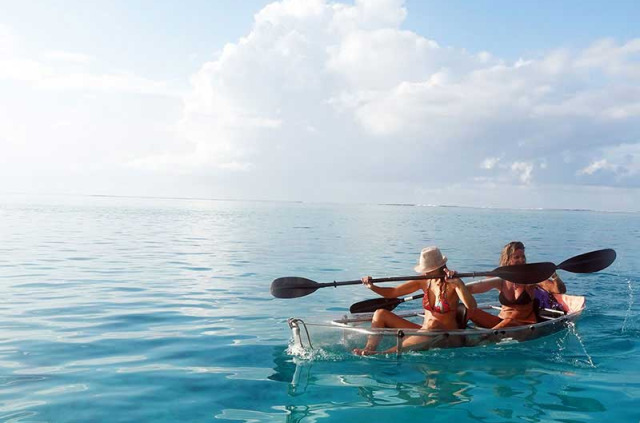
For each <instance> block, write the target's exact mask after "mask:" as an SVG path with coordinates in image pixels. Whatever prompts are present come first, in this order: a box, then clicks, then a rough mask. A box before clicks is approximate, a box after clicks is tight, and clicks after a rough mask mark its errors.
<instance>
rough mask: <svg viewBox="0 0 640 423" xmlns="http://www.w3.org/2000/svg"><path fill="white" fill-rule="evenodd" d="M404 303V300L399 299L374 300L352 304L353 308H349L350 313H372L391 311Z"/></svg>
mask: <svg viewBox="0 0 640 423" xmlns="http://www.w3.org/2000/svg"><path fill="white" fill-rule="evenodd" d="M403 302H404V300H402V299H399V298H373V299H371V300H364V301H360V302H359V303H355V304H352V305H351V307H349V311H350V312H351V313H371V312H374V311H376V310H377V309H379V308H384V309H385V310H389V311H391V310H393V309H394V308H396V307H397V306H398V304H400V303H403Z"/></svg>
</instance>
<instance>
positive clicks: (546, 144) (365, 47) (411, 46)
mask: <svg viewBox="0 0 640 423" xmlns="http://www.w3.org/2000/svg"><path fill="white" fill-rule="evenodd" d="M407 13H410V11H407V10H406V9H405V8H404V7H403V6H402V2H399V1H388V2H375V1H358V2H356V3H355V4H354V5H353V6H349V5H345V4H334V3H326V2H324V1H320V0H317V1H312V2H306V1H296V0H292V1H283V2H278V3H273V4H271V5H269V6H267V7H266V8H265V9H263V10H262V11H261V12H260V13H258V14H257V15H256V20H255V23H254V26H253V28H252V30H251V32H249V33H248V34H247V35H246V36H245V37H243V38H242V39H240V40H239V41H238V42H236V43H230V44H228V45H227V46H226V47H225V48H224V49H223V51H222V52H221V53H220V55H219V56H218V57H217V58H216V60H215V61H213V62H209V63H206V64H204V65H203V66H202V67H201V69H200V70H199V71H198V72H197V73H196V74H195V75H194V76H193V78H192V90H191V92H190V93H189V94H188V96H187V97H186V98H185V109H184V116H183V119H182V121H181V123H180V131H181V133H182V134H183V136H184V138H185V139H186V140H188V142H189V143H190V144H191V145H192V149H193V151H197V152H198V153H197V154H198V155H199V157H204V158H203V159H202V160H201V161H194V160H192V159H189V154H190V153H186V154H187V155H186V156H185V159H184V160H183V159H180V158H174V161H175V160H177V161H178V162H181V163H183V164H188V163H193V165H194V166H195V167H201V166H209V167H211V168H212V169H214V168H217V169H225V168H228V169H238V168H241V169H243V170H245V171H247V172H251V173H254V174H256V175H265V177H267V174H268V177H269V178H275V179H276V180H278V181H279V182H278V183H280V184H285V185H287V186H289V187H290V188H291V190H292V191H295V188H294V186H295V185H298V184H300V185H301V184H303V179H304V178H307V179H309V180H314V179H316V178H318V177H319V178H322V176H320V175H322V174H323V170H322V164H324V163H329V162H335V165H334V169H335V173H334V174H333V177H334V178H335V179H336V180H338V179H339V178H355V179H359V178H363V179H366V178H369V179H370V183H378V182H380V181H383V180H389V179H391V180H394V181H397V182H399V181H404V182H405V183H407V184H410V185H411V184H415V185H419V184H423V183H424V182H423V181H424V180H425V179H426V180H429V181H431V183H433V184H441V183H442V182H443V180H445V181H446V182H449V183H464V181H474V180H476V181H477V180H478V178H481V179H482V180H485V181H487V182H491V181H493V182H495V183H506V182H507V181H509V180H512V179H513V178H514V177H515V178H516V181H517V183H519V184H522V185H525V186H529V185H532V184H533V183H534V170H535V168H536V166H538V167H539V168H540V169H543V170H544V172H543V173H541V174H540V177H543V179H544V180H545V181H546V182H548V183H549V182H555V183H566V182H567V181H568V180H571V179H573V181H574V182H575V183H581V181H580V180H579V178H576V177H577V176H579V174H578V173H579V171H580V169H586V168H587V166H588V163H589V162H588V160H589V159H588V157H587V151H589V149H591V150H593V151H597V150H598V149H601V148H602V147H603V146H606V145H607V144H608V143H610V142H611V137H619V139H622V138H625V137H626V138H628V137H629V136H631V134H633V133H634V130H633V128H634V126H635V125H637V122H638V118H640V114H639V113H640V106H639V104H640V89H639V88H637V84H635V78H636V77H637V74H636V73H635V67H634V66H635V65H634V60H635V59H634V57H635V56H634V55H636V52H637V48H636V46H637V44H638V41H637V40H630V41H628V42H626V43H622V44H615V43H611V42H610V41H606V40H605V41H600V42H596V43H594V45H593V46H591V47H589V48H588V49H586V50H584V51H572V50H568V49H558V50H554V51H551V52H549V53H548V54H547V55H543V56H540V57H533V58H523V59H520V60H518V61H517V62H515V63H508V62H507V61H505V60H502V59H500V58H499V57H495V56H494V55H492V54H489V53H488V52H481V53H479V54H475V55H474V54H471V53H469V52H467V51H466V50H464V49H463V48H460V49H456V48H443V47H441V46H439V45H438V43H437V42H436V41H434V40H430V39H428V38H427V37H425V36H424V35H423V34H417V33H413V32H410V31H406V30H403V29H402V27H401V25H402V21H403V19H404V18H405V16H406V14H407ZM603 46H604V47H603ZM605 47H606V48H605ZM607 51H608V53H606V52H607ZM605 53H606V54H605ZM612 58H615V62H616V65H615V66H613V65H612V63H611V60H612ZM593 72H600V74H599V77H598V81H597V83H596V84H594V83H593V79H592V75H593ZM614 75H615V77H614ZM309 127H312V128H318V130H317V131H315V132H313V131H312V132H310V131H308V128H309ZM605 133H606V134H608V137H607V138H604V137H602V138H600V137H599V135H600V134H605ZM589 137H591V138H589ZM585 138H589V142H588V148H585V142H584V140H585ZM479 157H485V158H486V159H484V161H482V159H480V160H479V159H478V158H479ZM291 158H295V160H292V159H291ZM361 160H362V161H363V164H362V166H361V169H360V172H359V173H358V175H353V174H351V173H349V172H348V171H347V170H346V169H349V168H350V167H351V166H352V164H353V163H358V162H360V161H361ZM556 160H557V161H560V162H561V165H558V166H554V161H556ZM479 161H480V162H481V166H480V169H479V168H478V165H477V163H478V162H479ZM229 163H241V164H242V165H240V166H228V164H229ZM308 163H316V164H318V165H319V166H317V168H318V170H313V169H309V168H308V166H307V164H308ZM508 163H510V164H508ZM394 164H395V166H402V167H404V168H405V169H406V170H402V171H401V170H392V171H389V166H390V165H391V166H394ZM167 166H172V165H171V164H170V163H169V162H167ZM283 167H286V168H287V169H288V170H287V171H284V170H283ZM298 168H301V169H302V168H305V171H304V173H302V172H301V171H298V172H299V174H300V175H303V176H301V178H297V179H296V180H291V179H290V178H289V175H290V173H291V172H297V170H294V169H298ZM267 169H270V170H267ZM274 169H278V170H274ZM342 169H345V170H342ZM454 169H455V170H454ZM481 170H484V172H485V174H479V173H478V172H480V171H481ZM487 170H490V171H491V173H490V174H489V176H487V174H486V171H487ZM279 172H280V173H279ZM278 173H279V174H278ZM583 173H584V172H583ZM425 174H429V175H430V177H429V178H424V175H425ZM433 174H436V175H443V176H440V177H439V178H441V179H438V177H436V178H433V177H432V176H431V175H433ZM585 174H586V173H585ZM444 175H446V176H444ZM278 178H280V179H278ZM325 182H327V183H329V182H328V181H325ZM601 183H604V184H606V183H607V181H602V182H601ZM609 183H611V184H613V185H616V184H619V183H620V180H616V181H614V180H610V181H609Z"/></svg>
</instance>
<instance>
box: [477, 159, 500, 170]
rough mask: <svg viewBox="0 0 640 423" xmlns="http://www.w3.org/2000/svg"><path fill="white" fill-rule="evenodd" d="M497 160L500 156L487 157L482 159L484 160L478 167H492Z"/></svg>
mask: <svg viewBox="0 0 640 423" xmlns="http://www.w3.org/2000/svg"><path fill="white" fill-rule="evenodd" d="M499 161H500V157H488V158H486V159H484V161H483V162H482V164H481V165H480V168H481V169H488V170H490V169H493V168H494V167H496V165H497V164H498V162H499Z"/></svg>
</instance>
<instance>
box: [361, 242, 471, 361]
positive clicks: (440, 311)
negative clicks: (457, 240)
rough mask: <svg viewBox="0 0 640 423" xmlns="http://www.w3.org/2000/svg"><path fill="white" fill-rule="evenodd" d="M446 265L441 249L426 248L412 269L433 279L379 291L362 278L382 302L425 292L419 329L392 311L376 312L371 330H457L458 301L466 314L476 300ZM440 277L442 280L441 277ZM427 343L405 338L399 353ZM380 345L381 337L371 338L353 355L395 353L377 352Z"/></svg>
mask: <svg viewBox="0 0 640 423" xmlns="http://www.w3.org/2000/svg"><path fill="white" fill-rule="evenodd" d="M446 263H447V257H446V256H443V255H442V253H441V252H440V249H438V248H437V247H426V248H423V249H422V251H421V253H420V259H419V261H418V265H417V266H416V267H415V268H414V269H415V271H416V272H418V273H421V274H424V275H425V276H433V278H429V279H419V280H411V281H408V282H405V283H403V284H400V285H398V286H396V287H394V288H380V287H378V286H375V285H374V284H373V283H372V282H371V276H365V277H363V278H362V283H363V284H364V285H365V286H366V287H367V288H369V289H370V290H372V291H373V292H375V293H377V294H379V295H381V296H383V297H385V298H396V297H402V296H406V295H409V294H411V293H413V292H416V291H418V290H422V291H423V292H424V298H423V301H422V304H423V306H424V309H425V313H424V322H423V324H422V326H420V325H418V324H417V323H413V322H411V321H409V320H406V319H404V318H402V317H400V316H398V315H396V314H395V313H393V312H391V311H388V310H385V309H378V310H376V312H375V313H374V314H373V319H372V321H371V328H373V329H380V328H398V329H421V330H425V331H431V330H438V329H439V330H453V329H457V328H458V323H457V322H456V310H457V308H458V303H459V301H462V303H463V304H464V305H465V307H466V308H467V309H468V310H469V311H473V310H475V308H476V300H475V299H474V298H473V296H472V295H471V293H470V292H469V291H468V290H467V287H466V286H465V284H464V283H463V282H462V281H461V280H460V279H458V278H455V272H453V271H451V270H449V269H447V266H446ZM442 275H445V276H444V277H442ZM428 341H429V337H425V336H408V337H407V338H405V339H404V341H403V342H402V349H403V350H405V349H412V347H413V349H424V348H425V347H426V345H425V344H428ZM379 342H380V336H379V335H372V336H370V337H369V339H368V340H367V344H366V345H365V346H364V348H356V349H354V350H353V352H354V353H355V354H358V355H370V354H388V353H394V352H396V350H397V348H396V347H393V348H389V349H387V350H385V351H380V352H378V351H376V348H377V347H378V343H379Z"/></svg>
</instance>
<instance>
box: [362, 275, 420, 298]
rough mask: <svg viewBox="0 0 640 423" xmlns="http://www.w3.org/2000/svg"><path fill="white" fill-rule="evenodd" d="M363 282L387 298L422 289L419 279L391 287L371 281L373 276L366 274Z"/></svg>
mask: <svg viewBox="0 0 640 423" xmlns="http://www.w3.org/2000/svg"><path fill="white" fill-rule="evenodd" d="M362 283H363V284H364V286H366V287H367V288H369V289H370V290H372V291H373V292H375V293H376V294H378V295H382V296H383V297H385V298H396V297H402V296H404V295H408V294H411V293H413V292H416V291H417V290H419V289H420V281H417V280H414V281H409V282H405V283H402V284H400V285H398V286H394V287H391V288H381V287H379V286H376V285H374V284H373V283H372V282H371V276H365V277H364V278H362Z"/></svg>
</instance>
